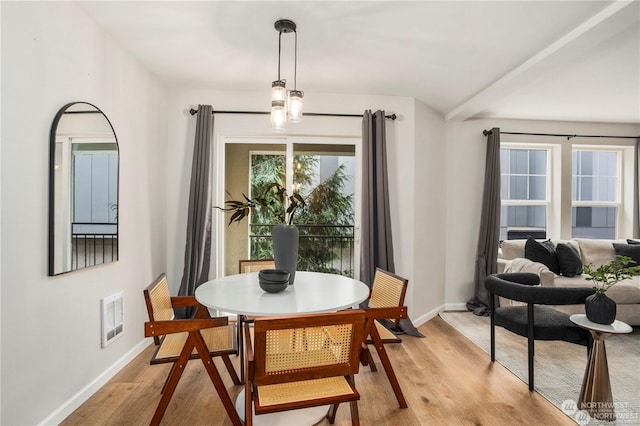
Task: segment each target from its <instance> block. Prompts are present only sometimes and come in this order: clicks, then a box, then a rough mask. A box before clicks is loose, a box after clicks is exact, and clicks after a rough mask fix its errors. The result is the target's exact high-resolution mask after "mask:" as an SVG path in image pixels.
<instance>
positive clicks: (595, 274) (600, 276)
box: [583, 255, 640, 293]
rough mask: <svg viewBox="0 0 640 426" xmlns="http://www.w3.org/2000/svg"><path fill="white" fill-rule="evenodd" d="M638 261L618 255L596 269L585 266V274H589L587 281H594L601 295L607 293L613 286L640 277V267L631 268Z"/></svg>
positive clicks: (596, 289) (595, 288)
mask: <svg viewBox="0 0 640 426" xmlns="http://www.w3.org/2000/svg"><path fill="white" fill-rule="evenodd" d="M631 264H636V261H635V260H633V259H631V258H630V257H627V256H620V255H616V258H615V259H614V260H612V261H611V262H609V263H607V264H604V265H602V266H599V267H598V268H594V267H593V264H591V263H590V264H588V265H585V266H584V268H583V273H584V274H587V275H588V276H587V278H586V279H587V281H593V284H594V285H593V289H594V290H595V291H597V292H599V293H604V292H606V291H607V290H608V289H609V287H611V286H612V285H614V284H616V283H618V282H620V281H622V280H626V279H628V278H631V277H632V276H634V275H640V266H630V265H631Z"/></svg>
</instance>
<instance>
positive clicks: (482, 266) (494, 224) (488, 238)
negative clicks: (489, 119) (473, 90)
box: [467, 127, 500, 315]
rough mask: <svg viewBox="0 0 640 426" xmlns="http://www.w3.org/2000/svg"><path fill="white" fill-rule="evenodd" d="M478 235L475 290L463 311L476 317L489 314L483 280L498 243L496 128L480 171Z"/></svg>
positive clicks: (494, 265) (493, 262)
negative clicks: (481, 174)
mask: <svg viewBox="0 0 640 426" xmlns="http://www.w3.org/2000/svg"><path fill="white" fill-rule="evenodd" d="M480 214H481V216H480V233H479V236H478V250H477V254H476V265H475V276H474V281H475V289H474V295H473V299H471V300H469V301H468V302H467V308H468V309H469V310H471V311H473V313H474V314H476V315H489V310H488V306H489V293H488V292H487V289H486V288H485V287H484V279H485V278H486V277H487V276H488V275H491V274H495V273H496V272H498V271H497V267H498V266H497V262H498V246H499V244H500V129H499V128H497V127H494V128H493V129H491V132H490V133H489V134H488V135H487V158H486V168H485V171H484V191H483V196H482V212H481V213H480Z"/></svg>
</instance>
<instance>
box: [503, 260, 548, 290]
mask: <svg viewBox="0 0 640 426" xmlns="http://www.w3.org/2000/svg"><path fill="white" fill-rule="evenodd" d="M504 272H505V273H515V272H528V273H531V274H536V275H538V276H539V277H540V284H541V285H543V286H547V287H549V286H552V285H553V283H554V279H555V276H556V275H555V274H554V273H553V272H551V271H550V270H549V268H547V267H546V266H545V265H543V264H542V263H538V262H532V261H530V260H529V259H525V258H517V259H513V260H512V261H511V262H509V264H508V265H507V266H506V267H505V268H504Z"/></svg>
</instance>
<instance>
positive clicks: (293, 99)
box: [287, 90, 304, 123]
mask: <svg viewBox="0 0 640 426" xmlns="http://www.w3.org/2000/svg"><path fill="white" fill-rule="evenodd" d="M303 97H304V93H303V92H302V91H300V90H289V92H288V93H287V110H288V116H289V117H288V118H289V121H292V122H294V123H295V122H297V121H300V120H302V98H303Z"/></svg>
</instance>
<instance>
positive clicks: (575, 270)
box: [556, 243, 582, 277]
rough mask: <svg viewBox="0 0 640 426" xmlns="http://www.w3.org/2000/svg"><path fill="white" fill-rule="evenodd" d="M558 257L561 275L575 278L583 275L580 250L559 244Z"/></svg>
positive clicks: (557, 247)
mask: <svg viewBox="0 0 640 426" xmlns="http://www.w3.org/2000/svg"><path fill="white" fill-rule="evenodd" d="M556 257H557V258H558V267H559V268H560V275H564V276H565V277H575V276H576V275H580V274H581V273H582V260H580V255H579V254H578V250H576V249H575V248H574V247H573V246H571V244H565V243H558V245H557V246H556Z"/></svg>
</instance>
